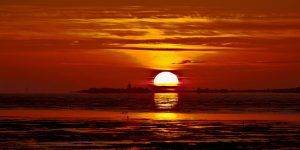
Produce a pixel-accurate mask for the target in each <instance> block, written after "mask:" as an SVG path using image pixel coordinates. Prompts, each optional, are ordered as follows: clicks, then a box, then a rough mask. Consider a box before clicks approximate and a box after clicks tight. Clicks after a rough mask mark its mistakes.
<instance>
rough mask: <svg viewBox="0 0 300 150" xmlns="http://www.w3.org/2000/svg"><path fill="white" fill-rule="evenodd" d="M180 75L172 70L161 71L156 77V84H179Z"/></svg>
mask: <svg viewBox="0 0 300 150" xmlns="http://www.w3.org/2000/svg"><path fill="white" fill-rule="evenodd" d="M178 84H179V81H178V77H177V76H176V75H175V74H174V73H171V72H161V73H159V74H158V75H156V77H155V78H154V85H155V86H178Z"/></svg>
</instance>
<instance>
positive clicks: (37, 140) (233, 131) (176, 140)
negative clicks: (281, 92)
mask: <svg viewBox="0 0 300 150" xmlns="http://www.w3.org/2000/svg"><path fill="white" fill-rule="evenodd" d="M9 111H12V110H1V111H0V147H1V148H4V149H99V148H100V149H116V148H128V149H132V148H134V149H144V148H146V149H160V148H168V149H298V148H300V122H299V119H297V118H299V116H298V115H277V117H276V115H269V114H239V115H237V114H206V116H205V114H176V113H125V112H123V113H122V112H96V111H62V110H61V111H58V110H40V111H37V110H18V111H15V112H16V113H11V112H9ZM26 112H27V113H26ZM93 112H94V113H93ZM59 114H60V115H59ZM76 114H77V115H78V116H76ZM91 114H94V116H93V115H92V116H91ZM74 115H75V116H74ZM197 116H198V117H197ZM272 117H273V118H272ZM268 118H269V119H268Z"/></svg>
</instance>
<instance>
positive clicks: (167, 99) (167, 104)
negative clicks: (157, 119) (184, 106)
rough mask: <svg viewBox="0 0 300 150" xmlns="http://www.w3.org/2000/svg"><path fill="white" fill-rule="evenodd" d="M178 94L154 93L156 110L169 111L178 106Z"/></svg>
mask: <svg viewBox="0 0 300 150" xmlns="http://www.w3.org/2000/svg"><path fill="white" fill-rule="evenodd" d="M178 98H179V97H178V93H154V102H155V105H156V108H157V109H161V110H170V109H173V108H174V107H175V106H176V105H177V104H178Z"/></svg>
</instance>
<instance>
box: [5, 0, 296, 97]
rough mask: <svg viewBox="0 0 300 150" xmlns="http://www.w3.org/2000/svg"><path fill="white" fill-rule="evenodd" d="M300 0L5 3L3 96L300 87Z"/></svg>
mask: <svg viewBox="0 0 300 150" xmlns="http://www.w3.org/2000/svg"><path fill="white" fill-rule="evenodd" d="M299 8H300V1H298V0H272V1H271V0H266V1H259V0H252V1H250V0H246V1H239V0H224V1H222V2H220V1H219V0H210V1H204V0H198V1H196V0H195V1H193V0H188V1H185V2H183V1H179V0H172V1H171V0H165V1H158V0H151V1H150V0H146V1H142V2H141V1H138V0H133V1H128V0H122V1H121V0H111V1H106V2H103V1H102V2H99V1H96V0H85V1H83V0H82V1H76V2H73V1H72V2H71V1H70V0H60V1H58V0H52V1H50V0H48V1H46V0H45V1H38V0H22V1H20V0H19V1H18V0H2V1H1V2H0V24H1V26H0V93H3V92H4V93H5V92H24V90H25V89H26V88H29V89H30V91H31V92H67V91H74V90H80V89H84V88H89V87H126V85H127V83H128V82H131V83H132V84H133V85H135V86H143V87H145V86H147V84H148V83H149V81H151V80H152V78H153V71H157V70H162V71H163V70H175V71H176V72H178V73H180V77H181V81H182V82H183V85H184V87H186V88H188V89H193V88H196V87H208V88H234V89H248V88H282V87H295V86H299V85H300V78H299V77H300V43H299V41H300V11H299Z"/></svg>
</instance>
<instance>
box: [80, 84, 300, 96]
mask: <svg viewBox="0 0 300 150" xmlns="http://www.w3.org/2000/svg"><path fill="white" fill-rule="evenodd" d="M157 92H183V93H184V92H186V93H300V87H296V88H283V89H249V90H232V89H208V88H197V89H195V90H182V89H179V88H174V87H153V88H142V87H131V84H128V86H127V88H124V89H122V88H89V89H86V90H80V91H77V93H90V94H97V93H157Z"/></svg>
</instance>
